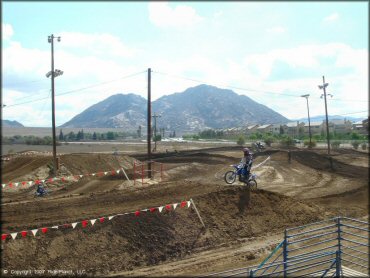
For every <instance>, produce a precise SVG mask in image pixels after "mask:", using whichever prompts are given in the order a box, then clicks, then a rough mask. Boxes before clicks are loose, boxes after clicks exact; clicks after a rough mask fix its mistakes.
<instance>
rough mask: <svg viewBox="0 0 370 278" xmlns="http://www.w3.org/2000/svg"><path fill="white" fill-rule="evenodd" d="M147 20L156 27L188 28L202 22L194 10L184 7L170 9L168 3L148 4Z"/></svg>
mask: <svg viewBox="0 0 370 278" xmlns="http://www.w3.org/2000/svg"><path fill="white" fill-rule="evenodd" d="M148 9H149V19H150V21H151V22H152V23H153V24H154V25H156V26H158V27H190V26H193V25H196V24H197V23H199V22H200V21H202V20H203V18H202V17H201V16H199V15H198V14H197V12H196V10H195V9H193V8H192V7H189V6H185V5H177V6H176V7H175V8H171V7H170V6H169V4H168V2H151V3H149V4H148Z"/></svg>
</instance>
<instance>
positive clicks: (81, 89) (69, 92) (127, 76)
mask: <svg viewBox="0 0 370 278" xmlns="http://www.w3.org/2000/svg"><path fill="white" fill-rule="evenodd" d="M144 72H146V71H141V72H137V73H133V74H130V75H126V76H123V77H121V78H118V79H114V80H110V81H104V82H100V83H96V84H94V85H90V86H87V87H84V88H79V89H75V90H71V91H66V92H63V93H60V94H56V96H61V95H67V94H71V93H75V92H79V91H83V90H86V89H90V88H94V87H98V86H101V85H104V84H108V83H112V82H116V81H118V80H122V79H126V78H130V77H133V76H136V75H139V74H141V73H144ZM47 98H49V97H43V98H38V99H34V100H30V101H25V102H21V103H15V104H11V105H7V106H6V107H4V108H7V107H13V106H19V105H23V104H28V103H32V102H36V101H40V100H44V99H47Z"/></svg>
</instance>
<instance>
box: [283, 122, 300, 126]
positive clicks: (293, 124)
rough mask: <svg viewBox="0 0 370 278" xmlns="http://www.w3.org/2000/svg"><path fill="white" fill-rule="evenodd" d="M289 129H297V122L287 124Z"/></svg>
mask: <svg viewBox="0 0 370 278" xmlns="http://www.w3.org/2000/svg"><path fill="white" fill-rule="evenodd" d="M285 125H286V126H287V127H297V122H290V123H287V124H285Z"/></svg>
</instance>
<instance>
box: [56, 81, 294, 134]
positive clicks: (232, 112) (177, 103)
mask: <svg viewBox="0 0 370 278" xmlns="http://www.w3.org/2000/svg"><path fill="white" fill-rule="evenodd" d="M146 108H147V102H146V99H144V98H142V97H140V96H137V95H134V94H128V95H123V94H117V95H113V96H110V97H108V98H107V99H105V100H103V101H101V102H99V103H97V104H95V105H93V106H91V107H89V108H88V109H86V110H85V111H83V112H82V113H80V114H79V115H77V116H75V117H74V118H72V119H71V120H70V121H68V122H66V123H65V124H63V125H62V126H61V127H105V128H107V127H119V128H124V129H127V130H136V129H137V128H138V126H139V125H141V126H142V127H144V128H145V125H146V117H147V115H146V111H147V109H146ZM152 113H158V114H160V115H161V117H160V118H158V119H157V128H158V129H159V128H165V129H167V130H176V131H199V130H203V129H206V128H229V127H237V126H246V125H249V124H255V123H259V124H269V123H281V122H288V121H289V120H288V119H287V118H285V117H284V116H282V115H281V114H279V113H277V112H275V111H274V110H272V109H270V108H268V107H267V106H265V105H262V104H259V103H257V102H255V101H254V100H252V99H251V98H249V97H247V96H242V95H238V94H236V93H235V92H233V91H231V90H226V89H220V88H217V87H214V86H208V85H199V86H196V87H192V88H189V89H187V90H185V91H184V92H180V93H174V94H171V95H168V96H163V97H161V98H159V99H157V100H156V101H153V102H152Z"/></svg>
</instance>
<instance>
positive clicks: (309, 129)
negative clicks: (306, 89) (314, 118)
mask: <svg viewBox="0 0 370 278" xmlns="http://www.w3.org/2000/svg"><path fill="white" fill-rule="evenodd" d="M309 96H310V95H309V94H306V95H302V96H301V97H304V98H306V101H307V114H308V134H309V136H310V146H309V148H311V147H312V145H311V140H312V139H311V138H312V135H311V121H310V108H309V107H308V97H309Z"/></svg>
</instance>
